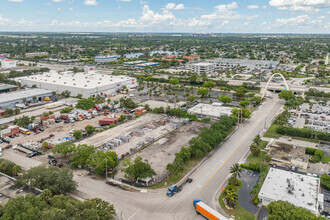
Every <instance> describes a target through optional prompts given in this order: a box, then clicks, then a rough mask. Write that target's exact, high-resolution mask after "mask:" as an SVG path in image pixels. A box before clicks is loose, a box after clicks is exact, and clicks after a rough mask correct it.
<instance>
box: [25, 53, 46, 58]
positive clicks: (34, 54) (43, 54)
mask: <svg viewBox="0 0 330 220" xmlns="http://www.w3.org/2000/svg"><path fill="white" fill-rule="evenodd" d="M25 56H26V57H42V56H48V52H35V53H26V54H25Z"/></svg>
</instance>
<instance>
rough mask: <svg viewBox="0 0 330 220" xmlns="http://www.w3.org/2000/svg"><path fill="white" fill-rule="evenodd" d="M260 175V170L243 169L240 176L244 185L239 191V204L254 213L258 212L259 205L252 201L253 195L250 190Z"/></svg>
mask: <svg viewBox="0 0 330 220" xmlns="http://www.w3.org/2000/svg"><path fill="white" fill-rule="evenodd" d="M258 175H259V173H258V172H255V171H251V170H246V169H243V170H242V173H241V178H240V180H241V181H242V183H243V185H242V187H241V189H240V190H239V192H238V204H239V205H240V206H241V207H242V208H244V209H245V210H247V211H249V212H251V213H253V214H256V213H257V211H258V209H259V207H258V206H256V205H254V204H253V203H252V198H253V196H252V195H251V194H250V192H251V190H252V189H253V186H254V185H255V184H256V183H257V181H258V180H259V178H258Z"/></svg>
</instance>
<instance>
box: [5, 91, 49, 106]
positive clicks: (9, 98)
mask: <svg viewBox="0 0 330 220" xmlns="http://www.w3.org/2000/svg"><path fill="white" fill-rule="evenodd" d="M52 95H53V94H52V92H51V91H49V90H44V89H27V90H21V91H16V92H9V93H2V94H0V109H7V108H15V107H16V104H18V103H24V100H25V99H26V100H25V103H32V102H35V101H42V100H43V98H44V97H51V96H52ZM33 97H35V98H33Z"/></svg>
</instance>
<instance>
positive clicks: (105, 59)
mask: <svg viewBox="0 0 330 220" xmlns="http://www.w3.org/2000/svg"><path fill="white" fill-rule="evenodd" d="M118 57H119V55H112V56H95V62H96V63H107V62H110V61H117V60H118Z"/></svg>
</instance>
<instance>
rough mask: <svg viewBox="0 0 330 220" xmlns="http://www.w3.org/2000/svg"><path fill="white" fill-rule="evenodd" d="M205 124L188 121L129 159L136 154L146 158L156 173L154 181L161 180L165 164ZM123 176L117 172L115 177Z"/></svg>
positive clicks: (164, 175)
mask: <svg viewBox="0 0 330 220" xmlns="http://www.w3.org/2000/svg"><path fill="white" fill-rule="evenodd" d="M206 126H208V124H205V123H199V122H190V123H188V124H187V125H184V126H182V127H180V128H179V129H177V130H176V131H174V132H171V133H170V134H168V135H167V136H165V137H163V138H161V139H160V140H158V141H157V142H155V143H153V144H151V145H150V146H148V147H147V148H145V149H144V150H143V151H142V152H140V153H136V154H134V155H132V156H131V159H132V160H134V159H135V158H136V157H137V156H140V157H142V158H143V159H147V160H148V161H149V163H150V165H151V167H152V168H153V169H154V170H155V172H156V173H157V175H156V176H155V178H156V182H161V181H162V180H163V179H164V178H165V177H166V175H167V170H166V166H167V164H168V163H171V162H173V160H174V158H175V154H176V153H177V152H179V151H180V149H181V147H182V146H184V145H187V144H188V142H189V140H190V139H191V138H193V137H195V136H197V135H198V133H199V131H200V129H201V128H202V127H206ZM121 168H122V166H121V164H120V165H119V166H118V170H121ZM123 176H124V174H123V173H118V175H117V176H116V178H122V177H123Z"/></svg>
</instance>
